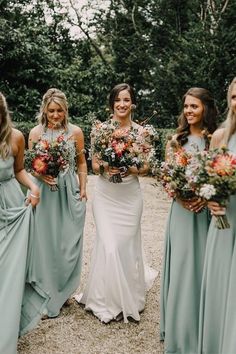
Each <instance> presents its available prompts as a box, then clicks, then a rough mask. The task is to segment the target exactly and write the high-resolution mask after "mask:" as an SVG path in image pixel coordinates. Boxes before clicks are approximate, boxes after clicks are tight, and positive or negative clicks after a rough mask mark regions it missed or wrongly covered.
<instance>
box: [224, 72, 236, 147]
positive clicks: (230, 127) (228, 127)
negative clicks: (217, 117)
mask: <svg viewBox="0 0 236 354" xmlns="http://www.w3.org/2000/svg"><path fill="white" fill-rule="evenodd" d="M234 85H236V77H234V79H233V80H232V81H231V83H230V85H229V88H228V92H227V104H228V108H227V116H226V120H225V121H224V122H223V123H222V127H224V128H225V129H224V136H223V143H224V144H226V145H227V144H228V142H229V139H230V137H231V136H232V135H233V133H235V132H236V113H235V112H234V111H233V109H232V106H231V96H232V91H233V87H234Z"/></svg>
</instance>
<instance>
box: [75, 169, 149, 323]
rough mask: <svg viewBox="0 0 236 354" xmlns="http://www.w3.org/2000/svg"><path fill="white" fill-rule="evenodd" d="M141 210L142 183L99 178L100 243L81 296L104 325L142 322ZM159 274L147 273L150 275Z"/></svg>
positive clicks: (132, 179)
mask: <svg viewBox="0 0 236 354" xmlns="http://www.w3.org/2000/svg"><path fill="white" fill-rule="evenodd" d="M142 209H143V200H142V193H141V189H140V184H139V180H138V178H137V177H135V176H128V177H126V178H124V179H123V182H122V183H118V184H115V183H111V182H109V181H108V179H107V178H106V177H103V176H99V177H98V178H97V183H96V186H95V191H94V198H93V213H94V220H95V225H96V241H95V246H94V249H93V253H92V260H91V268H90V274H89V278H88V281H87V285H86V288H85V290H84V293H83V295H82V298H81V297H79V296H75V298H76V300H77V301H79V302H80V303H83V304H85V309H86V310H90V311H92V312H93V313H94V315H95V316H97V317H98V318H99V319H100V320H101V321H102V322H105V323H107V322H109V321H111V320H112V319H117V316H118V315H120V314H123V319H124V322H128V318H129V317H132V318H133V319H134V320H136V321H139V320H140V315H139V313H140V312H141V311H142V310H143V309H144V306H145V295H146V284H145V275H144V264H143V257H142V245H141V226H140V222H141V216H142ZM153 275H154V276H155V275H156V273H155V274H151V273H149V275H148V277H150V276H151V277H152V278H153Z"/></svg>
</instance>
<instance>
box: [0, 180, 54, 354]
mask: <svg viewBox="0 0 236 354" xmlns="http://www.w3.org/2000/svg"><path fill="white" fill-rule="evenodd" d="M33 214H34V213H33V210H32V208H31V206H29V207H25V206H24V195H23V193H22V192H21V189H20V186H19V184H18V182H17V181H16V180H15V178H11V179H9V180H8V181H4V182H2V181H0V284H1V286H0V353H1V354H16V351H17V340H18V336H19V335H20V334H24V333H26V332H27V331H29V330H31V329H33V328H34V326H35V325H36V324H37V323H38V321H39V320H40V318H41V316H42V313H43V311H44V309H45V307H46V302H47V300H48V297H47V295H46V294H45V293H44V292H43V291H42V290H41V289H40V288H38V289H37V290H36V289H33V288H31V286H30V285H29V284H26V285H25V281H26V275H27V271H28V264H29V262H30V254H31V251H30V245H31V241H32V239H33V237H34V215H33ZM26 287H28V291H29V292H30V295H31V296H30V298H31V302H33V303H34V311H32V313H31V316H28V313H27V311H25V310H24V306H22V303H23V302H24V294H25V289H26ZM23 318H24V320H23ZM20 326H21V330H20V329H19V328H20Z"/></svg>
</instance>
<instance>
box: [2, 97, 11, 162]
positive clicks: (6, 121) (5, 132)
mask: <svg viewBox="0 0 236 354" xmlns="http://www.w3.org/2000/svg"><path fill="white" fill-rule="evenodd" d="M11 134H12V122H11V117H10V113H9V110H8V105H7V101H6V98H5V97H4V95H3V94H2V93H1V92H0V156H1V158H2V159H6V158H7V157H8V156H9V154H10V152H11Z"/></svg>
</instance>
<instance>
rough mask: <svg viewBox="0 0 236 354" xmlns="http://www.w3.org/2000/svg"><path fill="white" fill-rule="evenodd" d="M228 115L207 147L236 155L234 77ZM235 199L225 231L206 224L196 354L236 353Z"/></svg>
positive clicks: (212, 205) (215, 208) (216, 209)
mask: <svg viewBox="0 0 236 354" xmlns="http://www.w3.org/2000/svg"><path fill="white" fill-rule="evenodd" d="M227 99H228V114H227V118H226V120H225V122H224V123H223V125H222V127H221V128H220V129H218V130H217V131H216V132H215V133H214V134H213V137H212V141H211V148H215V147H220V146H222V145H226V146H228V148H229V150H230V151H231V152H232V153H234V154H236V77H235V78H234V79H233V81H232V82H231V84H230V85H229V89H228V96H227ZM208 207H209V208H210V209H211V212H212V214H213V215H217V214H220V213H221V212H224V208H221V207H220V206H219V205H218V204H217V203H215V202H209V203H208ZM235 213H236V196H235V195H232V196H231V197H230V201H229V204H228V206H227V208H226V215H227V218H228V221H229V223H230V228H229V229H224V230H219V229H217V228H216V227H215V224H214V220H212V223H211V225H210V229H209V234H208V241H207V248H206V257H205V265H204V273H203V284H202V293H201V307H200V327H199V328H200V331H199V353H204V354H211V353H214V354H234V353H235V352H236V339H235V329H236V311H235V298H236V284H235V273H236V253H235V252H236V248H235V238H236V232H235V228H236V218H235Z"/></svg>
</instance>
